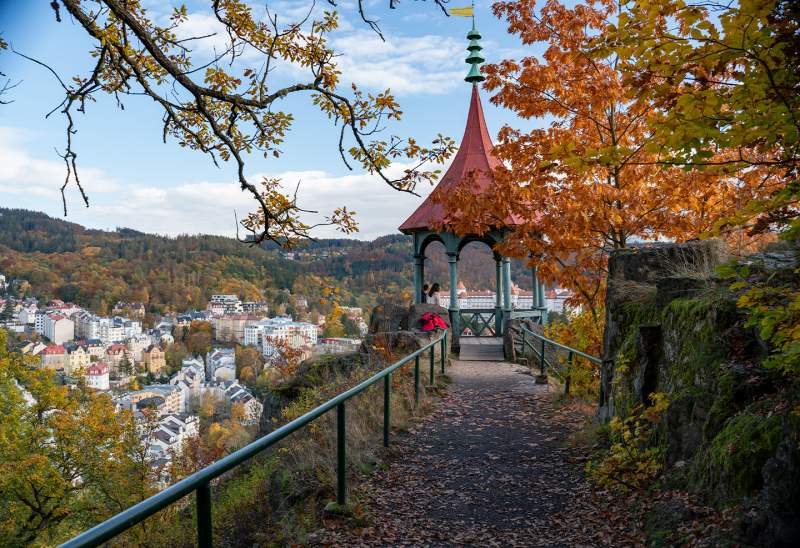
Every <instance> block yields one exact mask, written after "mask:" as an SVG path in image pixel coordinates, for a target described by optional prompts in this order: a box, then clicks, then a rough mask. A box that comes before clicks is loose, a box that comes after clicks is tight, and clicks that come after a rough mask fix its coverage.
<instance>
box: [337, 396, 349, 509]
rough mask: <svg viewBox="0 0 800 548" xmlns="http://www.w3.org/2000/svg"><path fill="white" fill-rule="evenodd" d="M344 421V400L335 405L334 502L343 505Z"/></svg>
mask: <svg viewBox="0 0 800 548" xmlns="http://www.w3.org/2000/svg"><path fill="white" fill-rule="evenodd" d="M346 432H347V430H346V422H345V413H344V402H342V403H340V404H338V405H337V406H336V503H337V504H339V505H341V506H344V504H345V502H346V500H347V493H346V492H345V490H346V489H347V481H346V478H345V459H346V458H347V453H346V449H345V441H346V436H345V434H346Z"/></svg>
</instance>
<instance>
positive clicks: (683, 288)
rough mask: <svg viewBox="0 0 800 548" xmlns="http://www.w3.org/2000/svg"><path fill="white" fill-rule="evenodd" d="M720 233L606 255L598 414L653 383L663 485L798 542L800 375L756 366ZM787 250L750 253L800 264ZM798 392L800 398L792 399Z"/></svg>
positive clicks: (618, 407)
mask: <svg viewBox="0 0 800 548" xmlns="http://www.w3.org/2000/svg"><path fill="white" fill-rule="evenodd" d="M726 258H727V254H726V252H725V249H724V246H722V245H721V244H720V243H719V242H715V241H702V242H689V243H686V244H680V245H677V244H669V245H658V246H644V247H639V248H635V249H629V250H621V251H616V252H614V253H613V254H612V256H611V259H610V262H609V278H608V293H607V299H606V325H605V332H604V352H603V359H604V364H603V367H602V370H601V406H600V409H599V415H600V418H601V419H603V420H606V419H609V418H611V417H614V416H622V417H624V416H627V415H629V414H630V413H631V412H633V411H634V410H635V409H636V408H637V406H643V405H648V404H649V403H650V395H651V394H653V393H654V392H660V393H665V394H666V395H667V398H668V400H669V402H670V404H669V408H668V410H667V411H666V415H665V416H664V418H663V421H662V422H661V425H660V427H659V431H658V434H657V438H658V439H656V440H653V443H655V444H658V445H659V446H660V447H661V448H662V450H663V452H662V454H663V455H664V460H665V465H666V472H665V474H666V479H665V481H666V482H667V483H671V484H672V485H677V486H681V487H684V488H686V489H688V490H690V491H693V492H695V493H696V494H698V495H700V496H702V497H704V498H705V499H706V500H707V502H708V503H709V504H714V505H718V506H723V507H724V506H727V505H730V504H742V505H744V506H745V507H749V508H751V510H750V511H749V512H743V513H742V516H743V525H742V542H745V543H749V544H752V545H757V546H782V545H796V544H792V543H796V542H797V541H798V540H800V527H798V525H797V524H798V523H800V452H799V451H798V431H800V417H798V416H797V415H796V414H793V413H791V412H789V411H788V409H790V408H791V407H792V406H793V405H796V404H797V402H800V386H796V385H798V384H800V383H797V382H795V383H794V384H792V383H791V382H788V383H787V382H786V379H784V378H782V377H780V376H779V375H778V373H777V372H775V371H773V370H767V369H765V368H764V367H762V366H761V365H760V362H761V360H762V359H763V357H764V355H765V345H764V343H763V341H761V340H760V339H759V337H758V334H757V333H756V332H754V331H753V329H752V328H750V327H748V326H747V324H746V321H745V318H744V317H743V315H742V312H741V311H740V310H739V309H738V308H737V306H736V299H737V296H736V295H735V294H733V293H732V292H731V291H730V290H729V289H728V286H729V282H726V281H723V280H719V279H718V278H717V276H716V274H715V267H716V266H717V265H719V264H720V263H721V262H723V261H725V260H726ZM790 259H791V257H790V255H787V254H781V253H769V254H762V255H761V256H755V257H753V258H752V259H751V261H752V262H754V263H757V264H760V265H763V268H765V269H767V268H770V269H772V268H776V269H780V268H783V267H786V265H792V266H790V267H789V268H794V267H795V266H796V264H797V263H796V261H793V260H790ZM793 402H795V403H793Z"/></svg>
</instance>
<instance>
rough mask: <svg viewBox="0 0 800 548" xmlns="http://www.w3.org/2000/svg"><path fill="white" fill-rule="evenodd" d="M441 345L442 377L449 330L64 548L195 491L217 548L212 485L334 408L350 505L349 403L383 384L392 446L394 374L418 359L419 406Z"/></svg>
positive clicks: (200, 536)
mask: <svg viewBox="0 0 800 548" xmlns="http://www.w3.org/2000/svg"><path fill="white" fill-rule="evenodd" d="M437 344H440V345H441V357H440V361H441V372H442V374H444V369H445V359H446V356H447V331H445V332H444V333H443V334H442V336H441V337H439V338H438V339H436V340H435V341H431V342H430V343H428V344H427V345H425V346H423V347H422V348H420V349H419V350H416V351H415V352H412V353H411V354H409V355H408V356H406V357H404V358H402V359H401V360H399V361H397V362H395V363H393V364H392V365H390V366H389V367H387V368H385V369H383V370H381V371H379V372H378V373H376V374H375V375H373V376H371V377H370V378H368V379H366V380H365V381H363V382H361V383H359V384H357V385H356V386H354V387H353V388H351V389H349V390H347V391H345V392H342V393H341V394H339V395H338V396H336V397H334V398H331V399H330V400H328V401H326V402H325V403H323V404H322V405H320V406H318V407H315V408H314V409H312V410H311V411H309V412H308V413H306V414H305V415H302V416H300V417H298V418H296V419H294V420H293V421H291V422H289V423H287V424H285V425H283V426H281V427H280V428H278V429H277V430H274V431H273V432H271V433H269V434H267V435H266V436H263V437H261V438H259V439H257V440H255V441H253V442H252V443H250V444H248V445H246V446H244V447H242V448H241V449H239V450H238V451H234V452H233V453H231V454H230V455H228V456H227V457H224V458H222V459H220V460H218V461H217V462H215V463H213V464H211V465H209V466H206V467H205V468H203V469H201V470H198V471H197V472H195V473H194V474H192V475H190V476H187V477H186V478H184V479H182V480H181V481H179V482H178V483H176V484H174V485H172V486H170V487H167V488H166V489H164V490H163V491H160V492H159V493H156V494H155V495H153V496H152V497H150V498H147V499H145V500H143V501H142V502H140V503H138V504H135V505H134V506H131V507H130V508H128V509H127V510H125V511H123V512H120V513H119V514H117V515H115V516H113V517H111V518H109V519H107V520H106V521H104V522H103V523H100V524H99V525H96V526H94V527H92V528H91V529H89V530H88V531H84V532H83V533H81V534H80V535H78V536H76V537H75V538H73V539H71V540H69V541H67V542H65V543H64V544H62V545H61V547H62V548H78V547H88V546H99V545H100V544H102V543H104V542H106V541H108V540H110V539H112V538H114V537H115V536H117V535H119V534H120V533H123V532H125V531H127V530H128V529H130V528H131V527H133V526H134V525H136V524H137V523H140V522H142V521H144V520H145V519H147V518H148V517H150V516H152V515H153V514H155V513H156V512H158V511H160V510H163V509H164V508H166V507H167V506H169V505H170V504H172V503H174V502H176V501H178V500H180V499H182V498H183V497H185V496H186V495H189V494H190V493H192V492H193V491H194V492H195V496H196V499H197V545H198V546H201V547H203V548H206V547H211V546H212V528H211V481H212V480H214V479H216V478H218V477H219V476H221V475H222V474H224V473H225V472H227V471H229V470H231V469H232V468H234V467H236V466H238V465H240V464H242V463H243V462H245V461H247V460H249V459H251V458H253V457H254V456H256V455H257V454H259V453H261V452H262V451H264V450H266V449H268V448H269V447H271V446H273V445H275V444H276V443H278V442H279V441H281V440H282V439H283V438H285V437H287V436H289V435H290V434H292V433H294V432H296V431H297V430H299V429H301V428H302V427H304V426H306V425H307V424H309V423H310V422H312V421H314V420H315V419H317V418H319V417H321V416H322V415H324V414H325V413H327V412H328V411H330V410H331V409H333V408H334V407H335V408H336V444H337V447H336V502H337V503H338V504H342V505H343V504H345V503H346V500H347V498H346V489H347V484H346V477H345V471H346V468H345V464H346V462H345V461H346V457H347V453H346V443H345V432H346V428H347V424H346V415H345V402H347V400H349V399H350V398H352V397H354V396H357V395H358V394H361V393H362V392H363V391H365V390H366V389H367V388H369V387H370V386H372V385H373V384H375V383H376V382H378V381H379V380H381V379H383V382H384V385H383V397H384V400H383V445H384V446H385V447H388V446H389V428H390V426H391V375H392V373H393V372H394V371H396V370H397V369H399V368H401V367H402V366H404V365H406V364H407V363H409V362H411V361H412V360H414V401H415V404H417V403H419V391H420V390H419V382H420V375H419V368H420V356H421V355H422V354H424V353H425V352H429V353H430V380H431V384H433V382H434V369H435V368H434V350H435V347H436V345H437Z"/></svg>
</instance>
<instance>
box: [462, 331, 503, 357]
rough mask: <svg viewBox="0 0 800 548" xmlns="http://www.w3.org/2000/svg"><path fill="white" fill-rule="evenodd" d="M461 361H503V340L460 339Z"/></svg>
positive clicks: (487, 338)
mask: <svg viewBox="0 0 800 548" xmlns="http://www.w3.org/2000/svg"><path fill="white" fill-rule="evenodd" d="M458 358H459V359H460V360H462V361H488V362H502V361H503V339H502V338H500V337H461V352H460V353H459V356H458Z"/></svg>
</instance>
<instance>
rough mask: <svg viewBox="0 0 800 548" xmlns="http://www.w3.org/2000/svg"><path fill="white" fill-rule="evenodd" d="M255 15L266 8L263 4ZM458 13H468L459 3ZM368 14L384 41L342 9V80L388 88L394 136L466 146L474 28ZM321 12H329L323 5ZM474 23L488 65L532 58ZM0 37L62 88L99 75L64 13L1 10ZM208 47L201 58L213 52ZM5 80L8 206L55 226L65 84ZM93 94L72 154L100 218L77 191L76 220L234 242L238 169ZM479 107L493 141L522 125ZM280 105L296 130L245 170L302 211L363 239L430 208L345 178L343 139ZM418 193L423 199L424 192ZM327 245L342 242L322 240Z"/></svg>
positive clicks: (297, 105) (411, 9)
mask: <svg viewBox="0 0 800 548" xmlns="http://www.w3.org/2000/svg"><path fill="white" fill-rule="evenodd" d="M144 4H145V5H147V6H148V7H149V9H150V10H151V14H152V16H153V17H155V18H158V17H163V16H165V15H166V14H168V13H169V12H170V10H171V9H170V6H171V5H173V4H177V2H166V1H164V2H162V1H155V0H146V1H145V2H144ZM187 5H188V7H189V12H190V18H189V21H188V25H187V26H188V27H189V28H188V29H187V32H191V33H201V34H205V33H207V32H213V31H215V30H217V29H216V28H215V26H214V24H213V21H212V20H211V18H210V15H209V13H208V10H207V7H206V6H207V5H208V3H205V2H190V3H188V4H187ZM258 5H259V6H262V7H261V8H259V9H260V10H262V11H263V5H264V4H258ZM267 5H269V6H270V10H271V11H272V12H273V13H277V14H278V15H279V17H280V20H283V21H286V22H288V21H290V20H292V19H293V18H294V17H297V15H298V14H300V13H302V12H303V11H305V10H307V9H308V8H309V7H310V6H311V2H310V1H306V0H282V1H279V2H268V3H267ZM451 5H452V6H461V5H468V4H467V3H466V2H464V3H463V4H459V3H456V2H455V1H454V2H453V3H452V4H451ZM367 6H368V11H369V14H370V15H371V16H373V17H374V18H376V19H378V20H379V21H380V25H381V28H382V30H383V31H384V34H385V36H386V38H387V41H386V42H385V43H382V42H381V41H380V39H379V38H378V37H377V35H375V34H374V33H372V32H371V31H370V30H369V28H368V27H367V26H366V25H365V24H364V23H363V22H361V21H360V20H359V19H358V15H357V12H356V11H355V7H354V5H353V4H352V3H350V0H346V1H341V2H338V12H339V14H340V17H341V29H340V30H337V31H336V32H335V33H334V34H333V35H332V36H331V41H332V43H333V45H334V48H335V49H336V50H337V51H339V52H340V53H342V57H341V58H340V59H339V66H340V69H341V70H342V71H343V73H344V74H343V78H342V80H343V82H342V83H343V84H345V85H346V84H348V83H349V82H350V81H355V82H356V83H357V84H358V85H359V86H361V87H363V88H365V89H367V90H373V91H378V90H383V89H385V88H387V87H389V88H391V90H392V92H393V93H394V94H395V95H396V96H397V97H398V99H399V101H400V103H401V105H402V108H403V111H404V113H405V114H404V118H403V120H402V122H400V123H399V124H396V125H395V126H394V127H392V132H394V133H398V134H401V135H412V136H414V137H416V138H417V139H418V140H420V141H422V142H425V141H427V140H429V139H430V138H431V137H433V136H435V135H436V134H437V133H440V132H441V133H443V134H445V135H449V136H451V137H453V138H455V139H456V140H458V139H460V137H461V134H462V132H463V128H464V121H465V118H466V111H467V101H468V97H469V85H468V84H467V83H466V82H464V81H463V77H464V75H466V72H467V68H468V65H467V64H466V63H465V62H464V58H465V57H466V51H465V49H464V48H465V46H466V44H467V40H466V38H465V35H466V33H467V31H468V30H469V26H470V20H469V19H468V18H461V17H450V18H448V17H445V16H444V15H443V14H442V13H441V11H439V8H438V7H436V6H435V5H434V4H432V3H428V2H410V1H409V2H404V3H401V4H400V5H399V7H398V8H397V9H395V10H389V9H388V1H381V2H378V1H373V2H369V3H368V4H367ZM315 9H317V10H318V11H320V10H322V9H331V7H330V6H329V5H328V4H327V3H324V2H323V3H320V2H318V3H317V7H316V8H315ZM257 13H258V12H257ZM476 13H477V14H478V17H477V21H478V28H479V29H480V30H481V32H482V33H483V37H484V38H483V46H484V56H485V57H486V58H487V60H488V61H498V60H500V59H503V58H509V57H514V58H519V57H520V56H522V55H528V54H530V53H531V51H530V50H529V49H528V50H527V51H526V50H525V49H523V48H522V47H521V46H520V45H519V43H518V41H517V40H516V38H515V37H511V36H508V35H507V34H506V31H505V26H504V25H503V23H502V22H501V21H498V20H496V19H495V18H494V17H493V16H492V15H491V13H490V10H489V4H488V3H484V2H478V3H477V4H476ZM0 32H2V35H3V37H4V38H5V39H6V40H7V41H8V42H9V43H11V44H12V45H13V47H14V48H15V49H16V50H18V51H20V52H22V53H24V54H26V55H28V56H30V57H34V58H37V59H41V60H42V61H45V62H47V63H48V64H50V65H51V66H52V67H53V68H54V69H55V70H56V71H57V72H58V73H59V74H60V75H61V76H62V78H64V79H67V78H69V77H71V76H72V75H77V74H85V73H86V71H87V70H88V68H89V67H90V66H91V63H92V60H91V58H90V57H89V55H88V51H89V50H90V47H91V43H90V41H89V40H88V39H87V38H85V37H84V36H83V34H82V30H81V29H79V28H78V27H77V26H76V25H75V24H74V23H73V22H72V21H70V19H69V17H68V16H67V17H64V18H63V22H61V23H57V22H56V21H55V17H54V15H53V12H52V10H51V9H50V8H49V6H48V2H22V1H16V2H10V1H3V0H0ZM213 40H214V38H212V39H209V41H208V42H209V43H208V44H206V45H203V46H198V48H206V49H208V50H209V51H210V48H211V47H212V46H213ZM197 54H198V55H202V51H200V50H198V52H197ZM0 71H2V72H5V73H6V74H8V76H9V77H11V78H12V79H13V80H14V81H19V85H18V86H17V87H16V88H14V89H13V90H12V91H11V92H10V94H9V96H8V97H7V98H9V99H12V100H13V101H14V102H13V103H11V104H9V105H4V106H0V205H3V206H6V207H24V208H29V209H36V210H40V211H45V212H47V213H49V214H51V215H55V216H60V215H61V202H60V197H59V195H58V187H59V186H60V184H61V182H62V181H63V177H64V174H65V172H64V168H63V163H61V160H60V158H59V157H58V156H57V154H56V152H55V149H61V148H62V147H63V143H64V128H65V122H64V118H63V116H60V115H59V114H57V113H56V114H53V115H52V116H51V117H50V118H48V119H45V118H44V115H45V114H46V113H47V112H48V111H49V110H50V109H51V108H52V107H53V106H55V105H56V104H58V102H59V101H60V100H61V94H60V93H59V91H60V87H59V86H58V84H57V82H56V81H55V79H54V78H53V76H52V75H51V74H50V73H48V72H47V71H46V70H45V69H43V68H42V67H40V66H38V65H36V64H34V63H31V62H30V61H27V60H25V59H23V58H21V57H18V56H16V55H14V54H12V53H9V52H5V53H3V54H2V56H0ZM291 76H292V73H291V72H290V70H289V69H287V72H284V73H283V77H284V78H290V77H291ZM98 97H99V101H98V102H96V103H93V104H90V105H88V106H87V109H86V110H87V112H86V115H80V114H78V115H76V117H75V119H76V123H77V127H78V134H77V135H76V136H75V139H74V140H75V150H76V152H77V153H78V162H79V169H80V170H81V175H82V180H84V181H85V182H86V186H87V188H88V190H89V194H90V201H91V207H90V208H89V209H86V208H85V207H83V205H82V203H81V201H80V199H79V197H78V195H77V193H76V192H75V191H74V189H73V190H72V191H71V192H70V193H69V194H68V205H69V216H68V220H72V221H74V222H78V223H81V224H83V225H86V226H90V227H96V228H114V227H116V226H127V227H131V228H135V229H138V230H143V231H147V232H154V233H161V234H178V233H214V234H224V235H232V234H233V232H234V228H235V224H234V211H236V212H238V214H239V215H240V216H241V215H242V214H244V213H246V212H247V211H249V210H250V209H251V208H252V204H251V200H250V199H249V198H248V197H247V196H246V195H245V194H242V193H241V192H240V191H239V190H238V186H237V185H236V184H235V183H234V182H233V181H234V166H233V165H230V164H222V167H221V169H218V168H216V167H215V166H214V165H213V163H212V162H211V160H210V159H209V158H208V157H206V156H205V155H203V154H202V153H199V152H193V151H188V150H184V149H181V148H180V147H179V146H178V145H177V144H176V143H175V142H174V141H171V140H168V141H167V144H166V145H165V144H163V143H162V142H161V123H160V120H161V113H160V112H159V110H158V109H157V108H156V107H155V106H154V105H153V104H152V101H151V100H150V99H147V98H133V97H128V98H126V99H125V100H124V102H125V110H119V109H118V108H117V107H116V103H115V101H114V99H113V98H111V97H107V96H98ZM483 105H484V110H485V114H486V118H487V123H488V125H489V129H490V131H491V133H492V134H496V132H497V130H498V129H499V128H500V127H501V126H502V125H503V124H505V123H511V124H512V125H515V126H519V125H520V124H521V122H520V121H519V120H516V119H515V117H514V116H513V115H512V114H511V113H509V112H507V111H503V110H500V109H497V108H495V107H493V106H492V105H491V104H489V102H488V95H487V94H486V93H483ZM284 108H285V109H288V110H291V111H292V112H293V113H294V114H295V119H296V121H295V124H294V125H293V128H292V130H291V133H290V134H289V135H288V137H287V141H286V144H285V146H284V147H283V150H284V154H283V156H282V157H281V158H279V159H272V158H271V159H269V160H264V159H262V158H260V157H258V156H255V155H254V156H252V157H250V158H249V159H248V160H247V161H248V173H249V174H250V175H256V174H268V175H271V176H280V177H282V178H283V179H284V181H285V182H286V183H287V184H291V185H294V184H295V183H296V182H298V181H299V182H300V183H301V187H300V198H301V200H302V205H304V206H307V207H310V208H314V209H319V210H320V213H325V212H329V211H330V210H331V209H332V208H333V207H336V206H338V205H347V206H348V207H349V208H351V209H353V210H355V211H356V212H357V218H358V220H359V222H360V225H361V231H360V233H359V234H357V235H356V237H359V238H374V237H375V236H378V235H381V234H387V233H391V232H395V231H396V230H395V229H396V227H397V226H398V225H399V224H400V223H401V222H402V221H403V220H404V219H405V218H406V217H407V215H408V214H410V212H411V211H413V210H414V208H416V206H417V205H418V204H419V203H420V201H421V198H416V197H413V196H410V195H405V194H399V193H397V192H395V191H392V190H391V189H389V188H388V187H386V186H385V185H383V184H382V183H381V182H379V181H378V180H377V178H375V177H372V176H369V175H368V174H365V173H363V172H362V171H361V170H358V169H357V170H355V171H348V170H347V168H346V167H345V166H344V165H343V164H342V162H341V160H340V158H339V156H338V152H337V149H336V139H337V132H336V131H335V129H334V128H333V127H332V126H331V125H330V123H329V122H328V121H327V120H326V119H325V118H324V117H323V116H321V115H320V114H319V113H317V112H315V111H314V108H313V107H312V106H311V105H310V101H309V100H308V97H307V96H306V97H301V96H296V97H294V98H292V99H290V100H288V101H287V102H286V105H285V106H284ZM524 125H528V124H527V123H524ZM420 190H421V191H424V192H425V193H427V192H428V190H429V189H420ZM309 220H313V218H309ZM318 235H319V236H323V237H324V236H336V234H335V233H333V232H331V231H330V230H327V229H322V230H320V231H319V232H318Z"/></svg>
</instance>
